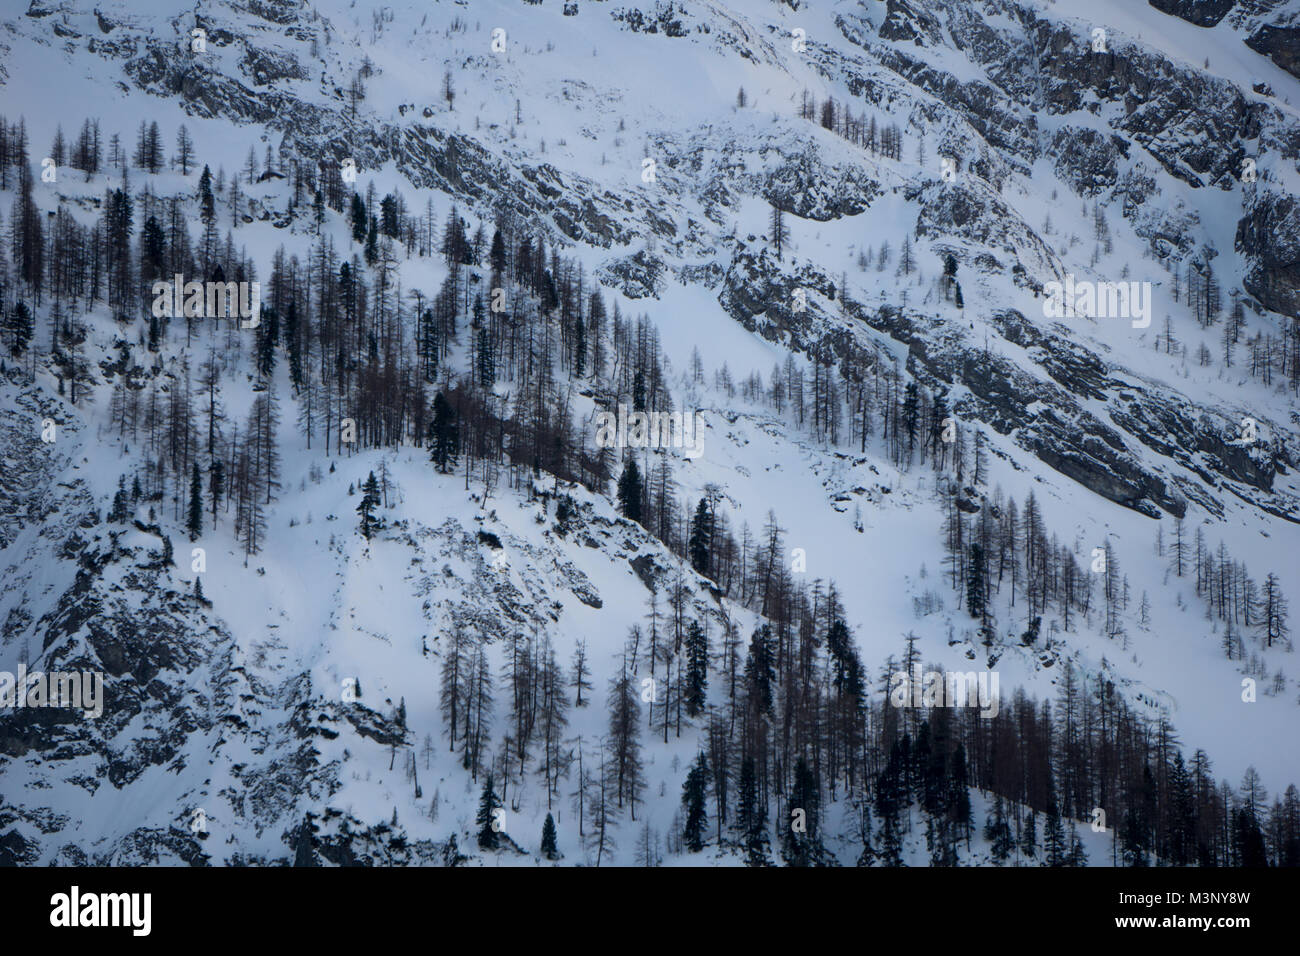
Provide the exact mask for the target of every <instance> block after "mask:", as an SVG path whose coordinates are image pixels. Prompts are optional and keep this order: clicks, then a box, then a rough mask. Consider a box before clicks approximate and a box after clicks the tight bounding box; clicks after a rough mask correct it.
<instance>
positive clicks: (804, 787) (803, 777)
mask: <svg viewBox="0 0 1300 956" xmlns="http://www.w3.org/2000/svg"><path fill="white" fill-rule="evenodd" d="M787 808H788V810H789V811H790V814H789V818H788V819H786V820H784V821H783V822H782V832H783V839H782V841H781V855H782V857H783V858H784V859H785V862H786V865H787V866H822V865H824V860H823V855H824V852H825V851H824V850H823V848H822V842H821V788H820V787H819V785H818V783H817V777H816V775H815V774H814V773H813V771H812V769H811V768H810V767H809V766H808V762H807V761H806V760H804V758H803V757H800V758H799V762H798V763H797V764H795V768H794V786H793V787H792V788H791V789H790V799H789V802H788V804H787Z"/></svg>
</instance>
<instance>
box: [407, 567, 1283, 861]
mask: <svg viewBox="0 0 1300 956" xmlns="http://www.w3.org/2000/svg"><path fill="white" fill-rule="evenodd" d="M763 573H764V569H763V568H756V569H755V571H754V574H755V576H756V577H760V578H761V576H762V575H763ZM687 598H688V595H687V594H686V588H685V586H684V585H683V584H681V583H680V582H679V583H678V584H677V585H676V586H674V587H673V588H672V589H670V590H669V593H668V595H667V598H666V600H665V601H664V602H663V604H662V606H661V603H660V602H661V598H660V596H659V594H658V593H657V592H652V594H651V595H650V598H649V608H648V613H647V615H646V623H645V626H644V627H642V626H640V625H638V626H636V627H634V628H633V629H632V630H631V632H630V633H629V635H628V637H627V639H626V641H625V645H624V648H623V651H622V653H621V666H620V667H618V668H617V673H616V674H615V676H614V677H613V678H612V679H611V681H610V686H609V694H608V724H607V732H606V733H605V734H604V735H603V736H601V737H600V738H598V739H597V740H594V741H593V740H589V739H585V738H583V737H572V736H569V735H568V734H567V728H568V726H569V716H570V714H571V712H572V708H573V707H575V706H586V704H587V703H589V701H590V693H589V692H590V690H591V682H590V676H591V667H590V659H589V656H588V655H589V651H588V648H587V645H586V644H585V643H579V644H578V645H577V648H576V650H575V653H574V657H573V660H572V664H571V667H570V668H569V669H568V670H567V672H566V670H565V669H564V668H563V667H562V665H561V664H560V663H559V662H558V661H557V659H556V654H555V651H554V648H553V647H552V646H551V644H550V642H549V639H547V638H544V637H543V638H535V637H532V636H528V635H516V636H515V637H513V638H512V639H511V641H510V645H509V647H507V648H506V654H505V660H506V663H505V665H504V667H503V669H502V672H501V674H500V679H499V682H498V681H496V680H494V676H493V674H492V672H491V669H490V666H489V663H488V658H487V654H486V651H485V649H484V647H483V646H482V644H481V643H480V642H478V641H477V640H476V639H475V637H474V636H473V635H471V634H469V633H467V632H465V631H464V630H461V629H457V630H456V631H454V632H453V635H452V640H451V642H450V645H449V647H448V649H447V653H446V655H445V656H444V659H443V670H442V682H441V705H442V711H443V715H444V718H445V728H446V738H445V739H446V744H447V746H448V747H449V748H450V749H451V750H452V751H455V752H459V754H460V755H461V759H462V762H463V765H464V766H465V767H466V769H467V770H469V771H470V772H471V773H472V774H474V775H475V778H476V779H477V778H478V776H479V775H480V774H483V775H484V777H483V784H482V786H483V794H482V801H483V802H482V807H483V811H482V812H481V813H480V817H479V823H480V825H481V827H482V829H481V831H480V841H479V842H480V846H481V847H483V848H485V849H492V848H495V847H496V846H497V845H498V840H497V837H496V836H495V835H494V833H493V828H492V826H491V812H492V809H493V808H495V807H497V806H500V805H502V804H504V803H510V802H511V801H512V800H513V803H512V804H511V805H512V806H513V807H514V808H515V809H518V808H519V807H520V806H521V805H522V804H523V802H524V800H525V796H526V794H527V793H528V790H527V788H528V783H529V780H530V779H535V780H537V781H538V783H539V785H540V786H541V787H542V788H543V789H544V791H545V793H546V797H547V809H548V811H551V810H554V809H556V808H557V807H562V806H565V805H566V802H567V805H568V806H569V807H570V808H571V810H572V814H571V816H570V817H569V821H570V822H569V824H568V825H576V828H577V830H578V835H579V837H580V838H581V839H582V840H583V841H584V843H585V845H586V847H587V849H588V851H589V852H590V853H591V855H592V857H593V858H594V859H595V861H596V862H597V863H598V864H599V862H600V861H601V860H602V859H604V858H606V856H607V855H608V854H610V853H611V852H612V851H613V850H614V849H615V848H616V839H617V837H618V835H619V833H620V832H621V830H622V828H623V826H624V825H625V824H626V825H627V826H628V827H633V826H635V824H636V821H637V813H638V807H640V806H641V805H642V804H643V803H644V802H645V800H646V793H645V791H646V787H647V786H648V781H647V777H646V771H645V766H646V756H645V751H646V748H647V747H650V746H654V744H652V743H651V741H652V740H662V741H663V742H665V743H666V742H668V741H669V740H670V739H674V738H679V737H680V736H681V735H682V732H683V727H685V728H686V729H687V730H688V731H689V730H691V729H696V730H697V732H698V735H699V740H700V749H699V751H698V753H697V755H696V757H695V759H694V761H692V764H691V767H690V768H689V770H688V772H687V774H686V779H685V784H684V787H683V792H682V800H681V810H680V811H679V813H678V814H677V816H676V817H675V818H674V820H673V822H672V824H671V828H670V830H669V831H668V833H667V834H661V833H659V832H657V831H655V830H654V829H653V828H652V827H651V825H650V824H649V823H648V822H647V821H645V820H644V817H643V819H642V822H641V826H640V827H639V829H637V830H636V834H637V845H636V855H637V858H638V860H639V861H640V862H641V863H643V864H645V865H657V864H658V863H659V862H660V861H661V860H662V856H661V853H660V848H661V844H664V843H666V848H667V850H668V851H669V852H671V853H688V852H700V851H702V850H704V849H705V848H706V847H713V848H719V849H725V851H727V852H737V853H740V854H742V855H743V856H744V858H745V860H746V862H747V863H748V864H750V865H754V866H765V865H770V864H772V863H773V862H775V861H776V860H777V859H779V860H781V861H784V862H785V863H786V864H788V865H792V866H821V865H834V864H835V862H836V861H837V859H839V858H842V857H843V855H844V853H845V851H846V850H849V851H851V852H852V854H853V855H854V856H855V857H856V860H857V862H858V864H859V865H883V866H898V865H902V863H903V860H904V849H905V841H906V840H907V837H908V834H909V833H912V832H913V831H917V830H923V832H924V834H925V846H926V848H927V850H928V852H929V861H930V863H931V865H938V866H943V865H957V864H959V863H960V862H962V860H963V859H967V860H969V859H970V850H971V840H972V837H973V835H974V833H975V831H976V828H977V827H979V826H980V821H979V820H977V819H976V815H975V813H974V812H973V809H972V805H971V790H970V789H969V788H971V787H974V788H978V789H979V790H982V791H984V792H986V793H988V794H991V795H993V801H992V805H991V807H990V808H989V811H988V813H987V814H986V818H985V820H984V822H983V833H984V836H985V838H986V840H987V842H988V851H989V857H990V858H991V859H992V861H993V862H995V863H998V864H1002V863H1015V864H1022V863H1027V864H1031V865H1032V864H1041V865H1047V866H1078V865H1083V864H1085V863H1086V862H1087V855H1086V853H1085V851H1084V849H1083V843H1082V840H1081V839H1080V838H1079V836H1078V832H1077V826H1076V822H1075V821H1076V820H1084V821H1086V822H1087V823H1088V824H1089V825H1096V826H1100V827H1104V828H1105V832H1107V833H1109V834H1111V859H1110V860H1108V861H1096V862H1111V863H1116V864H1119V865H1125V866H1146V865H1151V864H1153V863H1160V864H1167V865H1168V864H1172V865H1197V864H1199V865H1207V866H1213V865H1245V866H1264V865H1283V866H1294V865H1300V792H1297V790H1296V788H1295V786H1294V785H1292V786H1290V787H1288V788H1287V789H1286V792H1285V794H1284V795H1283V796H1282V797H1281V798H1276V799H1274V800H1273V802H1272V803H1271V804H1269V803H1268V794H1267V792H1266V791H1265V789H1264V787H1263V786H1262V783H1261V781H1260V779H1259V776H1258V774H1257V773H1256V772H1255V771H1254V770H1253V768H1252V769H1250V770H1248V771H1247V773H1246V774H1245V777H1244V778H1243V780H1242V783H1241V786H1240V787H1239V788H1238V789H1237V790H1234V789H1233V788H1232V787H1231V786H1230V785H1229V784H1227V783H1226V782H1221V781H1217V780H1216V779H1215V778H1214V776H1213V774H1212V773H1211V765H1210V760H1209V757H1208V756H1207V755H1206V754H1205V752H1204V751H1202V750H1197V751H1195V753H1194V754H1193V756H1192V758H1191V760H1190V762H1188V761H1185V759H1184V757H1183V751H1182V748H1181V746H1180V744H1179V741H1178V740H1177V738H1176V735H1175V733H1174V731H1173V729H1172V728H1171V727H1170V725H1169V724H1168V722H1167V721H1166V720H1164V719H1163V718H1161V719H1159V720H1158V721H1155V722H1154V723H1153V722H1152V721H1150V720H1149V719H1147V718H1146V717H1144V716H1143V715H1141V714H1139V713H1137V712H1135V711H1133V710H1132V709H1130V708H1129V706H1128V705H1127V704H1126V703H1125V701H1124V699H1123V697H1122V695H1120V694H1119V693H1118V691H1117V689H1116V687H1115V685H1114V683H1113V682H1112V681H1111V680H1110V679H1109V678H1107V677H1106V676H1105V675H1104V674H1103V675H1099V676H1098V677H1096V678H1095V679H1086V678H1081V677H1080V676H1079V675H1078V674H1077V672H1076V671H1075V669H1074V668H1073V667H1072V666H1071V665H1070V664H1069V663H1065V664H1064V665H1063V673H1062V681H1061V685H1060V690H1059V693H1058V697H1057V700H1056V701H1055V702H1054V703H1052V702H1047V701H1043V702H1041V703H1040V702H1038V701H1036V700H1034V699H1032V698H1030V697H1028V696H1027V695H1025V694H1024V693H1023V691H1017V692H1016V693H1015V694H1014V695H1013V696H1012V698H1011V700H1010V701H1009V702H1004V703H1006V704H1007V705H1006V706H1001V707H999V708H998V710H997V711H996V712H995V713H993V714H991V715H987V714H985V715H981V713H980V712H979V711H977V710H975V709H970V708H960V707H959V708H945V707H942V706H938V707H936V706H927V705H925V704H922V705H920V706H913V701H912V699H911V698H908V700H907V702H906V703H905V704H904V705H903V706H898V702H896V701H894V700H892V699H891V694H890V688H891V687H892V686H893V684H894V678H895V676H896V675H897V674H898V673H899V672H900V671H901V672H902V673H904V674H909V675H910V674H912V673H913V672H914V668H919V667H920V660H919V657H918V655H917V653H916V649H915V639H914V638H913V637H911V636H910V635H909V638H908V640H907V643H906V648H905V651H904V654H903V656H902V658H901V660H896V659H895V658H894V657H892V656H891V657H890V658H889V659H888V660H887V661H886V662H885V664H884V666H883V667H882V669H881V671H880V673H879V676H878V680H879V687H880V691H881V692H880V694H879V695H876V696H874V699H873V695H871V694H870V693H869V690H868V686H867V685H868V683H869V677H868V674H867V672H866V670H865V668H864V666H863V664H862V662H861V660H860V658H859V657H858V654H857V651H856V649H855V647H854V642H853V638H852V634H851V632H850V631H849V629H848V627H847V625H846V623H845V621H844V617H843V610H842V608H841V606H840V600H839V597H838V595H837V593H836V591H835V588H834V586H833V585H832V586H831V587H829V588H828V589H825V590H823V588H822V587H821V585H820V584H816V585H813V586H812V588H811V589H810V591H809V592H808V593H807V594H803V593H801V594H800V595H799V596H798V598H797V602H796V603H797V616H796V620H794V621H793V622H792V626H790V627H788V628H782V627H781V626H779V625H774V624H773V623H764V624H762V625H761V626H760V627H759V628H758V629H757V630H755V631H754V632H753V634H752V635H751V636H750V639H749V642H748V646H747V647H746V646H744V645H742V642H741V639H740V635H739V633H738V629H737V628H736V627H735V626H733V624H732V623H731V621H730V619H729V618H726V617H724V618H723V619H722V621H721V628H720V630H721V633H718V634H713V633H712V631H713V630H714V625H713V623H712V622H711V621H710V620H709V619H708V618H704V619H700V618H697V617H695V616H693V615H692V614H691V612H690V610H689V608H690V606H691V605H690V602H689V600H688V599H687ZM647 679H649V680H650V681H651V683H650V684H648V685H647V683H646V680H647ZM647 686H649V687H651V688H652V689H653V691H652V693H650V694H649V695H648V696H647V695H646V694H645V689H646V687H647ZM498 690H499V691H500V694H501V696H502V697H503V698H504V700H505V706H504V710H505V719H504V722H503V723H504V726H503V727H502V728H501V736H500V743H499V745H498V746H497V747H496V748H495V750H493V751H491V752H490V753H489V746H488V742H489V738H490V736H491V734H492V730H493V727H492V724H493V710H494V701H495V699H496V697H497V692H498ZM584 696H585V697H586V700H585V701H584ZM643 728H644V729H643ZM434 746H435V745H434V744H433V743H432V741H431V740H430V739H429V738H426V742H425V753H426V767H427V766H428V765H429V764H428V762H427V761H428V755H429V754H430V753H431V752H432V750H433V747H434ZM498 784H499V786H498ZM796 821H797V825H795V824H796ZM547 827H548V828H549V830H550V831H551V839H550V842H549V843H548V842H547V840H546V839H545V838H544V840H543V846H544V847H546V846H548V845H549V846H550V848H551V849H550V850H547V851H546V855H547V856H548V858H554V856H553V852H554V842H553V838H554V828H555V822H554V819H553V816H552V814H550V813H548V822H547ZM665 836H666V841H665V840H663V839H662V838H663V837H665ZM963 848H965V854H963Z"/></svg>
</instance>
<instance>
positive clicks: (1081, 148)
mask: <svg viewBox="0 0 1300 956" xmlns="http://www.w3.org/2000/svg"><path fill="white" fill-rule="evenodd" d="M1047 153H1048V155H1049V156H1050V157H1051V158H1052V165H1053V166H1054V167H1055V169H1056V175H1057V176H1058V177H1060V178H1061V179H1063V180H1064V181H1065V182H1067V183H1069V184H1070V186H1071V187H1072V188H1073V189H1074V191H1075V192H1076V193H1078V194H1079V195H1080V196H1089V197H1091V196H1096V195H1098V194H1099V193H1102V192H1105V191H1106V190H1107V189H1109V188H1110V187H1111V186H1114V185H1115V181H1116V180H1117V179H1118V177H1119V170H1118V167H1117V165H1116V163H1117V160H1118V159H1119V156H1120V151H1119V149H1117V148H1116V146H1115V144H1114V143H1113V142H1111V139H1110V137H1108V136H1103V135H1102V134H1101V133H1099V132H1097V131H1096V130H1095V129H1088V128H1086V127H1080V126H1063V127H1061V128H1060V129H1059V130H1057V131H1056V135H1055V136H1053V137H1052V144H1051V146H1050V147H1049V148H1048V150H1047ZM1143 198H1145V197H1143Z"/></svg>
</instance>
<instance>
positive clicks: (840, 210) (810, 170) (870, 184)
mask: <svg viewBox="0 0 1300 956" xmlns="http://www.w3.org/2000/svg"><path fill="white" fill-rule="evenodd" d="M880 192H881V189H880V184H879V183H877V182H876V181H875V180H873V179H872V178H871V177H870V176H868V175H866V173H864V172H863V171H862V170H861V169H859V168H857V167H852V166H850V167H848V168H843V167H827V166H826V165H825V164H823V163H821V162H819V161H818V158H817V156H816V153H815V152H814V151H812V150H805V151H803V152H801V153H799V154H797V155H795V156H791V157H789V158H788V159H787V160H786V161H785V162H783V163H782V164H781V165H780V166H778V167H777V168H776V169H774V170H773V171H772V173H771V175H770V176H769V177H768V179H767V182H766V184H765V185H764V187H763V193H764V196H765V197H766V198H767V200H768V202H770V203H772V204H773V205H774V206H779V207H781V209H783V210H785V211H786V212H789V213H793V214H794V215H796V216H799V217H801V218H804V219H815V220H817V221H819V222H826V221H828V220H831V219H839V218H841V217H843V216H856V215H858V214H859V213H861V212H865V211H866V209H867V207H868V206H870V205H871V201H872V200H873V199H875V198H876V197H877V196H878V195H880Z"/></svg>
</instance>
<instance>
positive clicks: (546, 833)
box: [542, 813, 560, 860]
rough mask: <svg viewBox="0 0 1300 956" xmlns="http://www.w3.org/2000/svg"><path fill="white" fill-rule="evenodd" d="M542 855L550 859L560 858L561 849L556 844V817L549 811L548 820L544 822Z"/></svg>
mask: <svg viewBox="0 0 1300 956" xmlns="http://www.w3.org/2000/svg"><path fill="white" fill-rule="evenodd" d="M542 856H544V857H545V858H546V859H548V860H558V859H559V858H560V851H559V850H558V849H556V846H555V818H554V817H552V816H551V815H550V814H549V813H548V814H546V822H545V823H543V824H542Z"/></svg>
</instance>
